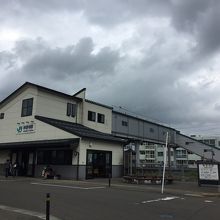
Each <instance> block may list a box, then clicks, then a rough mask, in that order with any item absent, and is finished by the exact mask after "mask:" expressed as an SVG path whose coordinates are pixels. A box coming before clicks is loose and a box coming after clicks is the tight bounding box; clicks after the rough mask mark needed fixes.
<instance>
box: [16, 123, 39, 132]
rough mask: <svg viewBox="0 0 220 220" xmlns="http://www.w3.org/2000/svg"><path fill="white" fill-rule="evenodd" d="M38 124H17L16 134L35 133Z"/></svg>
mask: <svg viewBox="0 0 220 220" xmlns="http://www.w3.org/2000/svg"><path fill="white" fill-rule="evenodd" d="M35 129H36V124H35V123H34V122H33V121H31V122H21V123H17V127H16V134H28V133H33V132H35Z"/></svg>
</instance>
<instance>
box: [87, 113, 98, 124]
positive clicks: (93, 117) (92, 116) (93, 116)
mask: <svg viewBox="0 0 220 220" xmlns="http://www.w3.org/2000/svg"><path fill="white" fill-rule="evenodd" d="M88 121H93V122H95V121H96V112H93V111H88Z"/></svg>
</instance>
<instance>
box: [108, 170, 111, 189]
mask: <svg viewBox="0 0 220 220" xmlns="http://www.w3.org/2000/svg"><path fill="white" fill-rule="evenodd" d="M110 186H111V174H110V172H109V174H108V187H110Z"/></svg>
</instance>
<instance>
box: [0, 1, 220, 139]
mask: <svg viewBox="0 0 220 220" xmlns="http://www.w3.org/2000/svg"><path fill="white" fill-rule="evenodd" d="M0 5H1V9H0V11H1V12H0V100H2V99H4V98H5V97H7V96H8V95H9V94H10V93H11V92H13V91H14V90H15V89H17V88H18V87H19V86H21V85H22V84H23V83H25V82H26V81H29V82H32V83H36V84H39V85H42V86H45V87H49V88H51V89H54V90H58V91H61V92H65V93H67V94H74V93H75V92H77V91H78V90H80V89H82V88H87V98H88V99H91V100H94V101H97V102H101V103H103V104H107V105H110V106H113V107H114V108H115V109H116V110H120V111H122V112H127V113H131V114H133V115H136V116H138V117H144V118H146V119H147V120H152V121H156V122H159V123H163V124H166V125H168V126H171V127H173V128H175V129H177V130H180V131H181V132H182V133H185V134H202V135H220V74H219V70H220V62H219V60H220V25H219V23H220V13H219V11H220V1H219V0H209V1H207V0H184V1H183V0H153V1H152V0H135V1H134V0H108V1H107V0H92V1H91V0H62V1H60V0H44V1H36V0H0Z"/></svg>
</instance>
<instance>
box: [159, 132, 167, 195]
mask: <svg viewBox="0 0 220 220" xmlns="http://www.w3.org/2000/svg"><path fill="white" fill-rule="evenodd" d="M168 136H169V133H168V132H167V135H166V145H165V148H164V153H163V154H164V157H163V158H164V160H163V179H162V188H161V193H162V194H163V191H164V179H165V171H166V161H167V145H168Z"/></svg>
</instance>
